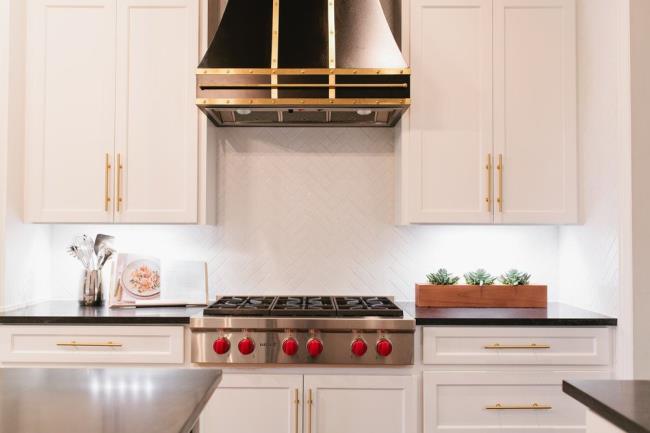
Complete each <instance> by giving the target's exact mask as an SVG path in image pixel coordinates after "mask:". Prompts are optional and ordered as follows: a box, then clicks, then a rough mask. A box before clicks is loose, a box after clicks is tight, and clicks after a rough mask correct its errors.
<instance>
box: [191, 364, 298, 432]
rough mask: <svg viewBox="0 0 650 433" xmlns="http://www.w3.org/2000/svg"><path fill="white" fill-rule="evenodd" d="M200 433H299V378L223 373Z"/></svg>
mask: <svg viewBox="0 0 650 433" xmlns="http://www.w3.org/2000/svg"><path fill="white" fill-rule="evenodd" d="M200 428H201V433H224V432H225V433H262V432H263V433H301V432H302V375H299V374H294V375H290V374H282V375H280V374H277V375H275V374H250V373H246V374H230V373H225V374H224V375H223V377H222V380H221V383H220V384H219V387H218V388H217V390H216V391H215V392H214V395H213V396H212V398H211V399H210V401H209V402H208V404H207V405H206V406H205V409H203V412H202V413H201V420H200Z"/></svg>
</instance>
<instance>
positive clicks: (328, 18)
mask: <svg viewBox="0 0 650 433" xmlns="http://www.w3.org/2000/svg"><path fill="white" fill-rule="evenodd" d="M409 96H410V69H409V68H408V66H407V65H406V62H405V61H404V58H403V57H402V54H401V53H400V50H399V47H398V46H397V44H396V43H395V39H394V38H393V34H392V33H391V30H390V28H389V26H388V23H387V21H386V17H385V16H384V12H383V10H382V8H381V4H380V3H379V0H230V1H229V2H228V5H227V6H226V9H225V11H224V14H223V18H222V20H221V23H220V25H219V28H218V29H217V33H216V35H215V37H214V39H213V40H212V43H211V44H210V47H209V48H208V51H207V52H206V54H205V56H204V58H203V60H202V61H201V63H200V64H199V67H198V70H197V105H198V106H199V108H201V110H202V111H203V112H204V113H205V114H206V115H207V116H208V117H209V118H210V120H211V121H212V122H213V123H214V124H215V125H217V126H394V125H395V124H396V123H397V121H398V120H399V119H400V117H401V116H402V114H403V113H404V112H405V111H406V109H407V108H408V106H409V103H410V100H409Z"/></svg>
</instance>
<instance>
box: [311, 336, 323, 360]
mask: <svg viewBox="0 0 650 433" xmlns="http://www.w3.org/2000/svg"><path fill="white" fill-rule="evenodd" d="M321 352H323V342H322V341H320V340H319V339H318V338H310V339H309V340H307V353H309V356H311V357H312V358H316V357H317V356H318V355H320V354H321Z"/></svg>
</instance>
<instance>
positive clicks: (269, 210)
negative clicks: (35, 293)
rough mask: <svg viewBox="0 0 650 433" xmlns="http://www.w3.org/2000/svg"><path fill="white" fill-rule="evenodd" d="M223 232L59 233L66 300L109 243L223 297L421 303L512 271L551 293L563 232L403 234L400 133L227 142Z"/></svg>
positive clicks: (480, 229)
mask: <svg viewBox="0 0 650 433" xmlns="http://www.w3.org/2000/svg"><path fill="white" fill-rule="evenodd" d="M217 132H218V140H217V141H218V142H216V143H211V144H210V145H211V146H218V153H219V158H218V163H217V164H216V166H214V167H211V168H210V170H217V177H218V192H217V193H216V194H217V209H218V214H217V216H218V218H217V219H218V221H217V224H216V225H214V226H203V227H198V226H166V225H162V226H74V225H73V226H53V227H52V251H53V252H52V254H53V256H52V269H56V271H55V272H54V284H55V287H54V293H53V296H54V297H58V298H74V297H75V296H76V290H75V287H76V283H77V277H78V269H77V266H78V265H77V264H76V263H74V261H73V260H72V259H71V258H70V257H68V256H67V255H66V254H65V251H64V250H65V246H66V243H67V242H68V241H69V240H70V239H71V238H72V237H73V236H74V235H75V234H79V233H84V232H87V233H93V234H94V233H97V232H104V233H108V234H113V235H115V236H116V237H117V238H118V247H119V248H120V250H122V251H129V252H141V253H148V254H155V255H159V256H162V257H164V258H177V259H199V260H205V261H207V262H208V264H209V285H210V294H211V297H213V296H215V295H216V294H217V293H219V294H221V293H249V294H262V293H275V294H279V293H282V294H289V293H311V294H343V293H360V294H387V295H393V296H395V297H396V298H397V299H402V300H408V299H413V297H414V293H413V286H414V283H415V282H416V281H423V280H424V276H425V274H426V273H428V272H430V271H432V270H433V269H434V268H437V267H447V268H448V269H450V270H451V271H453V272H456V273H462V272H465V271H467V270H470V269H472V268H476V267H479V266H482V267H485V268H487V269H488V270H490V271H492V272H494V273H497V272H502V271H505V270H507V269H508V268H511V267H518V268H521V269H525V270H527V271H529V272H531V273H532V274H533V276H534V280H535V281H536V282H540V283H548V284H549V285H550V290H551V297H552V298H553V297H554V296H555V295H556V294H555V292H554V283H555V280H556V273H557V262H556V253H557V242H558V240H557V228H556V227H497V226H440V225H439V226H407V227H397V226H395V225H394V214H395V191H394V184H395V155H394V145H393V134H394V130H392V129H382V128H377V129H372V128H346V129H342V128H332V129H328V128H251V129H228V128H223V129H219V130H218V131H217Z"/></svg>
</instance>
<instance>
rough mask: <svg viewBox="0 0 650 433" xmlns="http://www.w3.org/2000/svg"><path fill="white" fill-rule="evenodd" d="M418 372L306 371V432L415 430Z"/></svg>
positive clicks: (399, 432) (405, 432)
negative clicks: (378, 373)
mask: <svg viewBox="0 0 650 433" xmlns="http://www.w3.org/2000/svg"><path fill="white" fill-rule="evenodd" d="M416 399H417V386H416V378H415V376H370V375H348V376H346V375H335V376H331V375H306V376H305V395H304V401H305V405H304V408H305V416H304V419H305V429H304V431H305V432H308V433H413V432H415V431H416V425H417V403H416Z"/></svg>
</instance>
